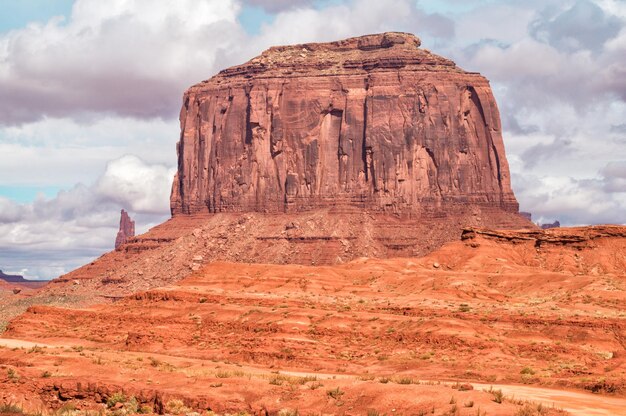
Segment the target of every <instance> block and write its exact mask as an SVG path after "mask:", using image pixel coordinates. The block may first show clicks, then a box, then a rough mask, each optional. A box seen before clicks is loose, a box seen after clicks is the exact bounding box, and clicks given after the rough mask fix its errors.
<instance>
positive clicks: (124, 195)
mask: <svg viewBox="0 0 626 416" xmlns="http://www.w3.org/2000/svg"><path fill="white" fill-rule="evenodd" d="M175 172H176V169H174V168H167V167H166V166H162V165H151V166H149V165H146V164H145V163H144V162H143V161H142V160H141V159H139V158H138V157H137V156H133V155H127V156H124V157H122V158H120V159H117V160H114V161H112V162H110V163H109V164H108V165H107V168H106V171H105V172H104V175H103V176H102V177H101V178H100V179H99V180H98V183H97V184H96V186H95V190H96V192H97V193H98V195H100V196H102V197H104V198H107V199H109V200H111V201H115V202H118V203H119V204H120V205H121V206H126V207H129V208H130V209H131V210H133V211H136V212H146V213H151V214H158V213H164V212H168V211H169V207H170V204H169V202H170V201H169V189H170V186H171V184H172V180H173V178H174V173H175Z"/></svg>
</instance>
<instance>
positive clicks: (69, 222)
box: [0, 155, 174, 278]
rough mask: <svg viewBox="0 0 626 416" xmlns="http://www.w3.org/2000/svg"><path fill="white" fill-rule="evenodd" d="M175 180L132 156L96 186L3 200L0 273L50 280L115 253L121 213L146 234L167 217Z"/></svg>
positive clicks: (114, 166)
mask: <svg viewBox="0 0 626 416" xmlns="http://www.w3.org/2000/svg"><path fill="white" fill-rule="evenodd" d="M173 175H174V169H173V168H170V167H167V166H163V165H158V164H156V165H154V164H147V163H145V162H144V161H143V160H141V159H140V158H139V157H137V156H134V155H127V156H124V157H121V158H119V159H117V160H113V161H111V162H110V163H109V164H108V166H107V169H106V171H105V172H104V173H103V174H102V176H101V177H100V178H99V179H98V180H97V181H96V182H95V183H94V184H92V185H89V186H87V185H83V184H77V185H75V186H74V187H72V188H71V189H68V190H63V191H60V192H59V193H58V194H57V195H56V197H54V198H51V199H48V198H45V197H43V196H39V197H38V198H36V199H35V200H34V201H33V202H32V203H28V204H18V203H15V202H13V201H11V200H8V199H6V198H0V269H5V268H6V266H5V265H10V266H11V268H12V269H20V270H21V269H25V270H27V275H28V276H30V277H39V278H50V277H56V276H58V274H59V270H60V269H62V271H63V272H68V271H70V270H71V269H72V268H74V267H78V266H79V265H81V264H84V263H86V262H88V261H90V260H91V259H92V258H94V257H97V256H98V255H100V254H102V253H103V252H105V251H108V250H110V249H112V248H113V243H114V241H115V235H116V232H117V226H118V223H119V210H120V209H121V208H125V209H126V210H128V211H130V213H131V215H132V216H134V217H135V218H136V219H137V225H138V231H139V232H143V231H146V230H147V229H148V228H149V227H151V226H153V225H155V224H157V223H159V222H161V221H163V220H164V219H165V218H167V217H168V214H169V203H168V201H169V189H170V186H171V183H172V179H173Z"/></svg>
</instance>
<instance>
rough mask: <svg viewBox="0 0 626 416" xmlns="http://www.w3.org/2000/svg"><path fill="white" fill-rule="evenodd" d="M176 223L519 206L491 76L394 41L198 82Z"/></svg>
mask: <svg viewBox="0 0 626 416" xmlns="http://www.w3.org/2000/svg"><path fill="white" fill-rule="evenodd" d="M180 121H181V138H180V142H179V143H178V148H177V150H178V173H177V175H176V177H175V179H174V184H173V188H172V196H171V209H172V214H173V215H178V214H190V213H198V212H246V211H258V212H284V211H304V210H309V209H315V208H320V207H327V206H338V205H339V206H341V205H348V206H350V205H353V206H358V207H360V208H366V209H368V210H375V211H388V212H397V213H402V212H411V213H416V214H436V213H437V212H439V211H442V210H446V211H450V210H452V211H453V210H454V209H455V208H459V209H464V208H466V207H467V206H469V205H478V206H481V207H486V208H489V209H492V208H493V209H502V210H504V211H508V212H517V211H518V204H517V201H516V199H515V196H514V195H513V192H512V190H511V186H510V178H509V168H508V164H507V161H506V157H505V154H504V146H503V142H502V134H501V128H500V117H499V113H498V108H497V106H496V102H495V100H494V97H493V94H492V92H491V88H490V86H489V82H488V81H487V80H486V79H485V78H484V77H483V76H481V75H480V74H477V73H471V72H465V71H463V70H462V69H460V68H458V67H457V66H456V65H455V64H454V63H453V62H452V61H450V60H448V59H445V58H442V57H439V56H437V55H434V54H432V53H430V52H429V51H427V50H425V49H421V48H420V41H419V39H418V38H416V37H415V36H413V35H410V34H404V33H385V34H378V35H368V36H363V37H358V38H351V39H346V40H343V41H337V42H332V43H317V44H304V45H294V46H283V47H274V48H270V49H269V50H267V51H265V52H263V54H261V55H260V56H258V57H256V58H254V59H252V60H251V61H249V62H247V63H245V64H243V65H240V66H236V67H232V68H228V69H226V70H223V71H222V72H220V73H219V74H218V75H216V76H214V77H213V78H211V79H209V80H207V81H204V82H202V83H200V84H197V85H195V86H193V87H191V88H189V89H188V90H187V91H186V92H185V95H184V104H183V107H182V110H181V115H180Z"/></svg>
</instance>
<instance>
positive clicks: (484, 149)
mask: <svg viewBox="0 0 626 416" xmlns="http://www.w3.org/2000/svg"><path fill="white" fill-rule="evenodd" d="M180 123H181V135H180V141H179V143H178V145H177V152H178V172H177V174H176V177H175V178H174V182H173V186H172V193H171V212H172V218H171V219H170V220H168V221H166V222H165V223H163V224H161V225H159V226H157V227H154V228H153V229H152V230H150V231H149V232H147V233H145V234H143V235H140V236H137V237H131V236H129V235H128V234H127V231H128V230H126V228H128V227H130V223H129V221H130V219H125V217H124V213H123V214H122V219H121V223H120V233H122V234H124V233H126V234H125V235H126V241H125V243H124V244H121V245H118V246H117V250H116V251H115V252H112V253H108V254H106V255H104V256H103V257H101V258H100V259H98V260H97V261H95V262H93V263H91V264H88V265H86V266H84V267H82V268H80V269H77V270H75V271H73V272H71V273H69V274H66V275H64V276H62V277H61V278H59V279H56V280H55V281H54V282H53V284H52V285H49V287H48V288H47V289H46V290H51V291H55V290H57V289H58V290H61V291H63V292H64V293H65V292H69V293H75V292H81V291H83V292H84V291H86V290H89V293H91V294H97V293H101V294H107V295H108V296H121V295H126V294H129V293H132V292H133V291H134V290H139V289H148V288H151V287H156V286H159V285H164V284H170V283H173V282H175V281H178V280H180V279H182V278H184V277H186V276H187V275H189V274H190V273H191V272H192V271H194V270H197V269H198V268H199V267H200V266H201V265H202V264H203V263H206V262H210V261H215V260H221V261H233V262H247V263H279V264H308V265H322V264H341V263H344V262H347V261H350V260H353V259H357V258H360V257H370V258H372V257H373V258H393V257H414V256H422V255H425V254H427V253H429V252H432V251H433V250H435V249H437V248H439V247H441V245H442V244H444V243H446V242H448V241H453V240H458V238H459V236H460V235H461V231H462V229H463V228H464V227H468V226H472V227H489V228H498V229H520V228H535V227H534V225H533V224H532V223H531V222H530V221H529V220H528V218H526V217H524V216H522V215H520V214H519V212H518V203H517V201H516V199H515V196H514V194H513V191H512V190H511V184H510V177H509V176H510V174H509V167H508V164H507V160H506V155H505V153H504V145H503V140H502V131H501V126H500V117H499V113H498V108H497V105H496V103H495V100H494V97H493V94H492V92H491V88H490V86H489V82H488V81H487V79H485V78H484V77H483V76H481V75H480V74H478V73H472V72H467V71H464V70H462V69H460V68H459V67H457V66H456V65H455V64H454V63H453V62H452V61H450V60H448V59H445V58H442V57H439V56H437V55H434V54H432V53H431V52H429V51H428V50H426V49H423V48H421V47H420V40H419V39H418V38H417V37H415V36H414V35H411V34H407V33H383V34H376V35H367V36H362V37H357V38H350V39H346V40H341V41H336V42H330V43H310V44H303V45H294V46H280V47H273V48H270V49H268V50H267V51H265V52H263V53H262V54H261V55H260V56H258V57H256V58H253V59H252V60H250V61H248V62H247V63H245V64H243V65H239V66H235V67H232V68H227V69H225V70H223V71H221V72H220V73H219V74H217V75H216V76H214V77H212V78H210V79H209V80H207V81H203V82H201V83H199V84H197V85H194V86H192V87H191V88H189V89H188V90H187V91H186V92H185V94H184V97H183V106H182V109H181V114H180ZM77 281H79V282H82V284H80V285H77V284H75V283H76V282H77ZM68 286H69V288H68ZM87 288H89V289H87Z"/></svg>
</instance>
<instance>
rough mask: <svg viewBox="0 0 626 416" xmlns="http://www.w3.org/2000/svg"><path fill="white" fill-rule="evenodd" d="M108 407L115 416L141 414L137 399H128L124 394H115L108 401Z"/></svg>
mask: <svg viewBox="0 0 626 416" xmlns="http://www.w3.org/2000/svg"><path fill="white" fill-rule="evenodd" d="M107 407H108V408H109V409H111V414H112V415H113V416H126V415H132V414H135V413H139V410H140V408H139V403H138V402H137V399H135V397H133V396H130V397H126V395H125V394H124V393H121V392H118V393H113V394H112V395H111V396H109V398H108V399H107Z"/></svg>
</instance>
